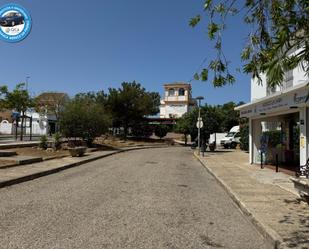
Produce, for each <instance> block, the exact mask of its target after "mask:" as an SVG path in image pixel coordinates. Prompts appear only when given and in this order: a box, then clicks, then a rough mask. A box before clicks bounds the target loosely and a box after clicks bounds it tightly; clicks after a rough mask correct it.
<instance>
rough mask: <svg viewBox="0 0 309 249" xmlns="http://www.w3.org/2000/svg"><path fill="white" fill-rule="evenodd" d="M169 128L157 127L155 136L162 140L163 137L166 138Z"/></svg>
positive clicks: (164, 126)
mask: <svg viewBox="0 0 309 249" xmlns="http://www.w3.org/2000/svg"><path fill="white" fill-rule="evenodd" d="M168 130H169V128H168V127H167V126H166V125H157V126H156V127H155V135H156V136H157V137H159V138H160V139H162V138H163V137H165V136H166V134H167V132H168Z"/></svg>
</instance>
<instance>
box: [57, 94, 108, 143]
mask: <svg viewBox="0 0 309 249" xmlns="http://www.w3.org/2000/svg"><path fill="white" fill-rule="evenodd" d="M110 124H111V122H110V116H109V113H108V112H107V111H106V110H105V108H104V106H103V105H102V104H101V103H100V101H98V99H92V98H91V97H89V95H87V94H78V95H76V96H75V97H74V98H73V99H72V100H71V101H69V102H68V103H67V104H66V105H65V108H64V109H63V110H62V111H61V112H60V129H61V132H62V134H63V135H64V136H66V137H68V138H70V137H74V138H82V139H83V140H84V141H86V142H87V145H88V146H91V144H92V142H93V140H94V139H95V138H96V137H98V136H100V135H102V134H104V133H105V132H106V131H107V130H108V127H109V126H110Z"/></svg>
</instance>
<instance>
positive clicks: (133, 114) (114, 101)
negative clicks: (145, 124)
mask: <svg viewBox="0 0 309 249" xmlns="http://www.w3.org/2000/svg"><path fill="white" fill-rule="evenodd" d="M159 105H160V95H159V94H158V93H156V92H147V91H146V90H145V88H143V87H141V85H140V84H139V83H136V82H135V81H133V82H123V83H122V85H121V88H118V89H115V88H109V95H108V98H107V106H108V109H109V110H111V113H112V118H113V126H115V127H117V126H118V127H123V129H124V137H125V138H126V137H127V134H128V128H129V127H130V126H132V125H136V124H137V123H139V122H141V121H142V119H143V118H144V117H145V116H147V115H154V114H157V113H158V112H159Z"/></svg>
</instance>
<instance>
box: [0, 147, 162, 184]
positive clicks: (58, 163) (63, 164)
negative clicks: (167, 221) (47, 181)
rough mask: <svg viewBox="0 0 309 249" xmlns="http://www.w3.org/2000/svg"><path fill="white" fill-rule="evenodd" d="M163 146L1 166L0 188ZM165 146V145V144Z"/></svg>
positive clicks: (132, 148) (130, 148)
mask: <svg viewBox="0 0 309 249" xmlns="http://www.w3.org/2000/svg"><path fill="white" fill-rule="evenodd" d="M161 147H162V146H140V147H129V148H123V149H118V150H108V151H95V152H89V153H86V154H85V155H84V156H82V157H64V158H59V159H53V160H48V161H43V162H39V163H33V164H27V165H18V166H14V167H9V168H2V169H1V168H0V188H1V187H6V186H10V185H13V184H17V183H20V182H25V181H29V180H32V179H35V178H38V177H42V176H45V175H49V174H53V173H57V172H59V171H62V170H65V169H68V168H72V167H75V166H78V165H81V164H84V163H88V162H91V161H94V160H97V159H100V158H103V157H106V156H110V155H113V154H117V153H121V152H125V151H130V150H140V149H151V148H161ZM163 147H164V146H163Z"/></svg>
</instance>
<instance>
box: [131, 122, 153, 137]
mask: <svg viewBox="0 0 309 249" xmlns="http://www.w3.org/2000/svg"><path fill="white" fill-rule="evenodd" d="M131 134H132V135H133V136H134V137H144V138H145V137H150V136H151V135H152V134H153V128H152V127H151V126H150V125H148V124H145V123H137V124H135V125H134V126H133V127H132V128H131Z"/></svg>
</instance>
